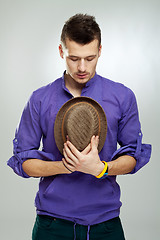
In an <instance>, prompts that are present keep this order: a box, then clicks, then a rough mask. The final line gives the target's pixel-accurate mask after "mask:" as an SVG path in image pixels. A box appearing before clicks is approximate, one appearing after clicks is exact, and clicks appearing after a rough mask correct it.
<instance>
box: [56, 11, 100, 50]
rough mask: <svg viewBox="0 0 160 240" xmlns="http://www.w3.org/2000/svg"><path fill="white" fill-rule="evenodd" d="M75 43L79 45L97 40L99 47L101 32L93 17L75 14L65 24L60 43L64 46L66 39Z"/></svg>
mask: <svg viewBox="0 0 160 240" xmlns="http://www.w3.org/2000/svg"><path fill="white" fill-rule="evenodd" d="M67 38H68V39H69V40H72V41H75V42H76V43H79V44H82V45H84V44H87V43H90V42H92V41H93V40H95V39H97V40H98V42H99V46H100V45H101V30H100V28H99V25H98V24H97V22H96V20H95V17H94V16H90V15H87V14H76V15H74V16H72V17H70V18H69V19H68V21H66V22H65V24H64V26H63V29H62V33H61V42H62V43H63V44H64V45H65V46H66V39H67Z"/></svg>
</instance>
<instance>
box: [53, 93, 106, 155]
mask: <svg viewBox="0 0 160 240" xmlns="http://www.w3.org/2000/svg"><path fill="white" fill-rule="evenodd" d="M78 102H87V103H90V104H91V105H92V106H93V107H94V108H96V110H97V112H98V114H99V118H100V126H101V131H100V134H99V145H98V152H100V151H101V150H102V148H103V145H104V143H105V140H106V135H107V119H106V115H105V112H104V110H103V108H102V107H101V105H100V104H99V103H98V102H96V101H95V100H93V99H92V98H89V97H75V98H72V99H70V100H69V101H67V102H66V103H64V104H63V106H62V107H61V108H60V110H59V112H58V113H57V116H56V119H55V123H54V137H55V142H56V145H57V147H58V149H59V151H60V152H61V154H62V155H63V148H64V140H63V137H62V121H63V117H64V115H65V113H66V111H67V110H68V108H70V106H72V105H73V104H75V103H78ZM86 147H87V146H86Z"/></svg>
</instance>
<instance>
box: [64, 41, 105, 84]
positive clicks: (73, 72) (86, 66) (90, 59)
mask: <svg viewBox="0 0 160 240" xmlns="http://www.w3.org/2000/svg"><path fill="white" fill-rule="evenodd" d="M59 52H60V56H61V57H62V58H63V59H64V60H65V62H66V73H67V74H68V75H69V76H70V77H71V78H72V79H73V80H74V81H75V82H76V83H79V84H85V83H86V82H88V81H89V80H90V79H91V78H92V77H93V76H94V74H95V71H96V65H97V61H98V58H99V57H100V55H101V46H100V47H99V42H98V40H97V39H95V40H93V41H92V42H90V43H88V44H85V45H81V44H79V43H76V42H74V41H72V40H69V39H66V46H64V45H61V44H60V46H59Z"/></svg>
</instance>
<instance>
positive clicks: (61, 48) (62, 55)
mask: <svg viewBox="0 0 160 240" xmlns="http://www.w3.org/2000/svg"><path fill="white" fill-rule="evenodd" d="M59 54H60V56H61V58H63V57H64V52H63V47H62V44H59Z"/></svg>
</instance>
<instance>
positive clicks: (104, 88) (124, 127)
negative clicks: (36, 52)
mask: <svg viewBox="0 0 160 240" xmlns="http://www.w3.org/2000/svg"><path fill="white" fill-rule="evenodd" d="M101 49H102V46H101V31H100V28H99V26H98V24H97V23H96V21H95V18H94V17H92V16H89V15H83V14H76V15H75V16H73V17H71V18H70V19H69V20H68V21H67V22H66V23H65V25H64V27H63V29H62V34H61V44H60V45H59V52H60V56H61V57H62V58H63V59H64V61H65V63H66V71H65V72H64V75H63V77H61V78H59V79H57V80H56V81H54V82H53V83H51V84H49V85H47V86H45V87H42V88H40V89H38V90H37V91H35V92H34V93H33V94H32V96H31V98H30V99H29V101H28V103H27V105H26V107H25V109H24V111H23V114H22V117H21V121H20V124H19V127H18V129H17V131H16V136H15V139H14V156H12V157H11V158H10V160H9V161H8V165H9V166H10V167H12V168H13V169H14V171H15V172H16V173H17V174H18V175H20V176H22V177H26V178H27V177H41V180H40V184H39V191H38V193H37V196H36V200H35V203H36V208H37V218H36V222H35V225H34V229H33V234H32V239H33V240H42V239H45V240H51V239H53V240H63V239H80V240H83V239H92V240H103V239H104V240H105V239H106V240H122V239H123V240H124V239H125V238H124V233H123V229H122V225H121V221H120V218H119V214H120V207H121V202H120V189H119V185H118V184H117V182H116V176H117V175H121V174H127V173H135V172H137V171H138V170H139V169H140V168H141V167H143V166H144V165H145V164H146V163H147V162H148V161H149V158H150V153H151V146H150V145H147V144H142V143H141V140H142V133H141V128H140V123H139V119H138V110H137V104H136V100H135V96H134V94H133V92H132V91H131V90H130V89H128V88H127V87H125V86H124V85H122V84H120V83H115V82H113V81H111V80H108V79H106V78H103V77H101V76H99V75H97V73H96V66H97V62H98V58H99V57H100V55H101ZM79 96H87V97H90V98H92V99H94V100H96V101H97V102H98V103H99V104H100V105H101V106H102V107H103V109H104V112H105V114H106V117H107V126H108V129H107V137H106V140H105V143H104V146H103V148H102V150H101V151H100V153H98V150H97V147H98V143H99V137H98V136H93V137H92V138H91V143H90V144H89V145H88V146H87V147H86V148H85V149H84V150H83V151H79V150H78V149H76V147H75V146H74V145H73V144H72V143H71V142H70V141H69V139H67V141H66V142H65V144H64V148H63V155H62V154H61V153H60V152H59V150H58V148H57V146H56V143H55V139H54V121H55V118H56V115H57V113H58V111H59V109H60V108H61V106H62V105H63V104H64V103H65V102H67V101H68V100H70V99H71V98H73V97H79ZM41 138H42V141H43V149H42V151H41V150H39V146H40V141H41ZM117 142H118V143H119V145H120V148H119V149H118V150H117ZM102 161H104V162H102ZM104 163H107V166H108V167H107V174H108V175H107V177H105V178H103V177H102V178H98V177H97V176H101V173H102V172H103V171H104V166H106V164H105V165H104Z"/></svg>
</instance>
